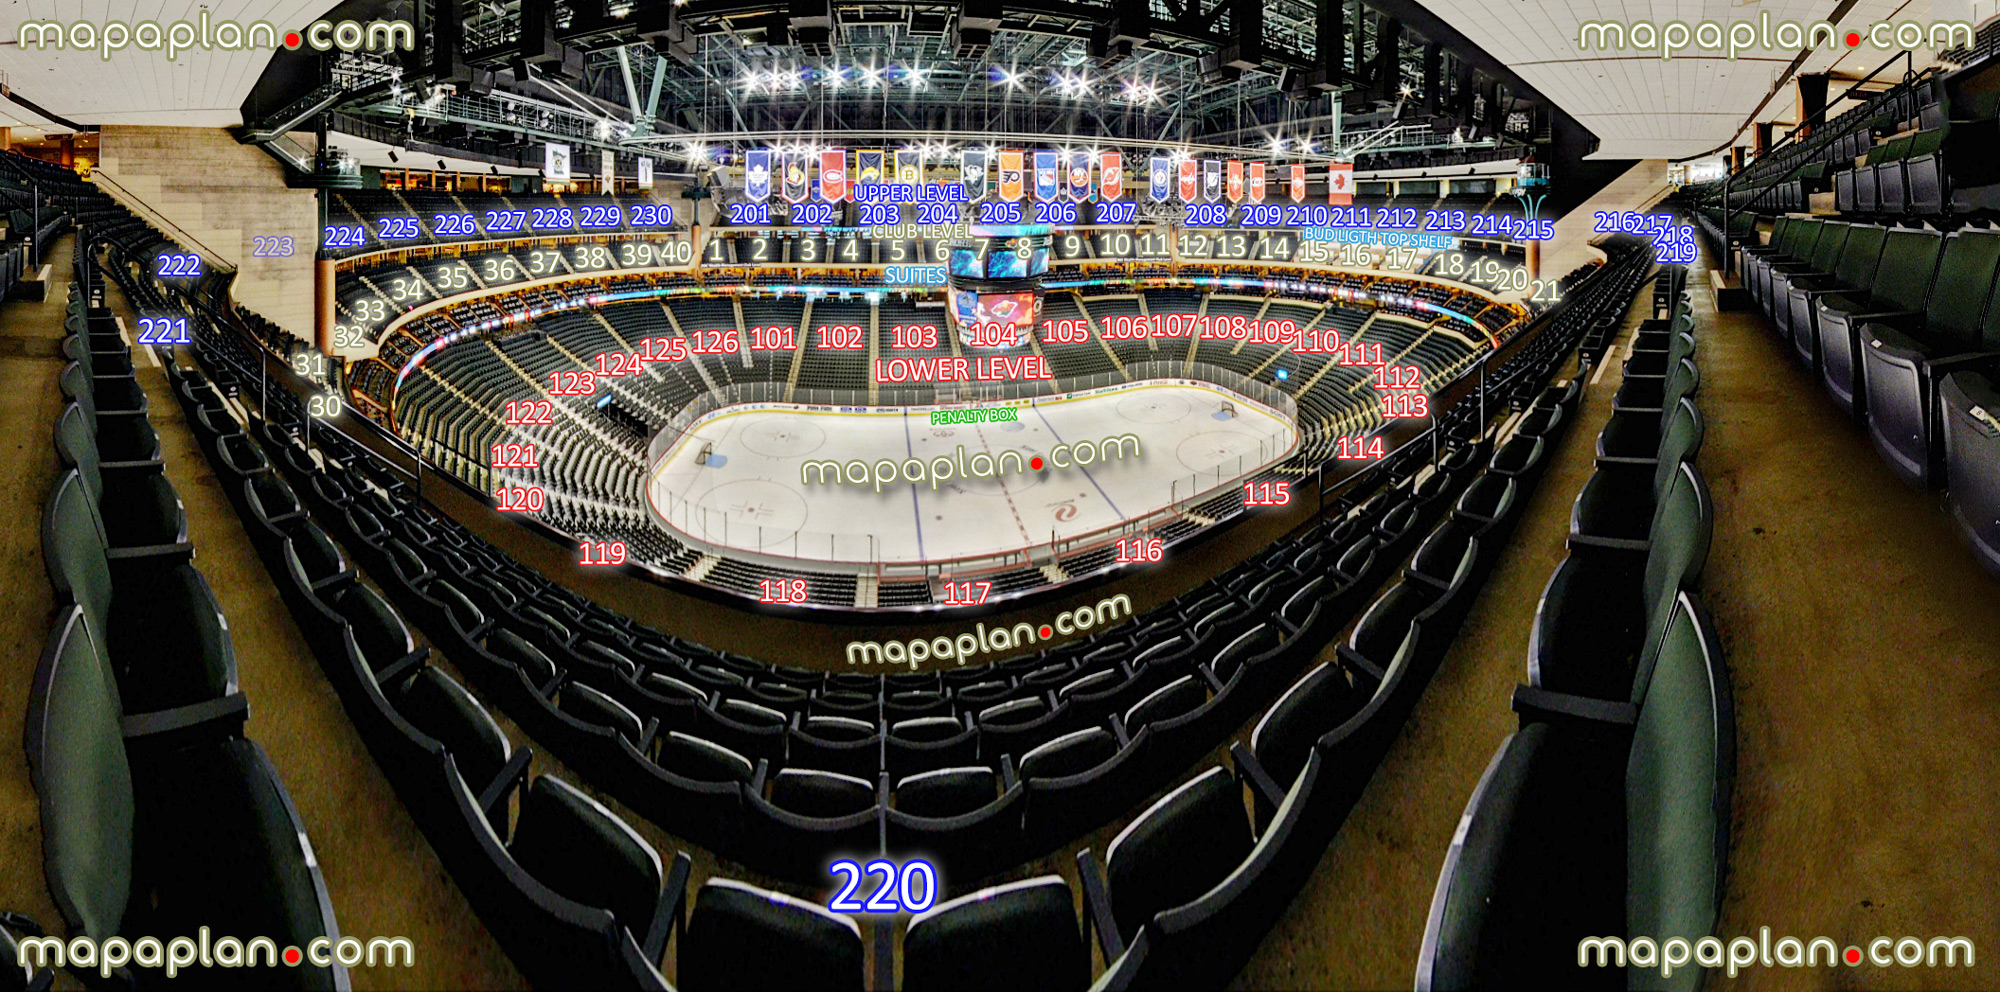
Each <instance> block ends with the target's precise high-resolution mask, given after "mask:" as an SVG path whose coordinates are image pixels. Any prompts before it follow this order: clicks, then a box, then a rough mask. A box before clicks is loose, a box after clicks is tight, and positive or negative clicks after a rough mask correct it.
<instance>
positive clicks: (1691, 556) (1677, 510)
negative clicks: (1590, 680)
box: [1640, 462, 1715, 644]
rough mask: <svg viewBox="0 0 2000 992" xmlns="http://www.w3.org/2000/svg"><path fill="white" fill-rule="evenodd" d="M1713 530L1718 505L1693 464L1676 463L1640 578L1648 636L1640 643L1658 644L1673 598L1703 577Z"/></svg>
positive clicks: (1656, 512) (1655, 514)
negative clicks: (1714, 504) (1712, 499)
mask: <svg viewBox="0 0 2000 992" xmlns="http://www.w3.org/2000/svg"><path fill="white" fill-rule="evenodd" d="M1714 529H1715V525H1714V507H1713V506H1712V505H1711V504H1710V503H1709V498H1708V486H1707V485H1706V484H1705V483H1703V482H1702V478H1701V473H1700V472H1697V471H1695V467H1694V466H1693V465H1692V464H1690V463H1686V462H1680V463H1676V464H1675V465H1674V473H1673V475H1672V476H1671V477H1670V481H1669V482H1668V484H1667V487H1666V488H1665V489H1664V490H1663V495H1661V497H1660V499H1659V503H1658V505H1657V507H1656V508H1655V509H1654V511H1653V527H1652V531H1651V535H1652V538H1651V540H1650V541H1649V542H1648V543H1649V544H1650V545H1651V547H1650V548H1648V550H1647V553H1646V571H1645V574H1644V576H1643V578H1642V579H1641V594H1642V595H1643V596H1644V597H1645V604H1646V633H1645V639H1644V640H1642V641H1640V643H1641V644H1652V643H1654V642H1656V641H1657V640H1659V637H1660V633H1661V631H1662V629H1663V628H1664V627H1665V625H1666V622H1667V615H1668V612H1669V610H1670V609H1671V607H1672V606H1673V603H1674V596H1675V594H1677V593H1678V592H1679V591H1680V590H1681V587H1682V586H1683V585H1686V584H1689V583H1690V582H1692V580H1693V579H1694V577H1695V576H1698V575H1700V574H1701V569H1702V565H1703V564H1704V563H1705V562H1707V560H1708V543H1709V540H1710V538H1711V536H1712V532H1713V531H1714Z"/></svg>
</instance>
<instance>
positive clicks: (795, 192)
mask: <svg viewBox="0 0 2000 992" xmlns="http://www.w3.org/2000/svg"><path fill="white" fill-rule="evenodd" d="M784 162H785V199H787V200H790V201H791V202H793V203H797V202H799V201H800V200H803V199H805V198H806V167H807V166H808V165H809V164H810V163H811V160H810V159H808V158H806V157H805V156H804V155H787V156H785V157H784Z"/></svg>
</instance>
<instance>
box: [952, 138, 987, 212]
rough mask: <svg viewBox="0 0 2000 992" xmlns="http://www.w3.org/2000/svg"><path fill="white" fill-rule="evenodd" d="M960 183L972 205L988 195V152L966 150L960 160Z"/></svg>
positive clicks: (967, 200)
mask: <svg viewBox="0 0 2000 992" xmlns="http://www.w3.org/2000/svg"><path fill="white" fill-rule="evenodd" d="M958 181H959V183H960V184H961V185H963V186H964V187H965V200H966V202H967V203H970V202H972V201H974V200H977V199H979V198H980V197H983V196H985V195H986V152H985V151H983V150H982V151H973V150H971V149H969V148H968V149H966V151H965V153H964V155H962V156H960V158H959V160H958Z"/></svg>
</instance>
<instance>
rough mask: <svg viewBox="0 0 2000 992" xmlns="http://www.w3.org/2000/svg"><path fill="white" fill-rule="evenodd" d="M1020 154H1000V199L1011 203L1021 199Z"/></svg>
mask: <svg viewBox="0 0 2000 992" xmlns="http://www.w3.org/2000/svg"><path fill="white" fill-rule="evenodd" d="M1022 154H1023V153H1021V152H1001V153H1000V198H1001V199H1003V200H1006V201H1008V202H1010V203H1011V202H1013V201H1015V200H1018V199H1020V198H1021V185H1022V184H1021V156H1022Z"/></svg>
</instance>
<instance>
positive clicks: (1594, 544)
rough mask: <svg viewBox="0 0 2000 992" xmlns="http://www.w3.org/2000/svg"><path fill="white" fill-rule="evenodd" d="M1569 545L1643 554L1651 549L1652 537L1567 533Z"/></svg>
mask: <svg viewBox="0 0 2000 992" xmlns="http://www.w3.org/2000/svg"><path fill="white" fill-rule="evenodd" d="M1569 546H1570V548H1571V549H1576V548H1595V549H1598V550H1603V551H1627V552H1632V553H1635V554H1642V555H1643V554H1645V553H1647V552H1649V551H1651V550H1652V549H1653V539H1652V538H1650V537H1599V536H1597V535H1595V534H1571V535H1569Z"/></svg>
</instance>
